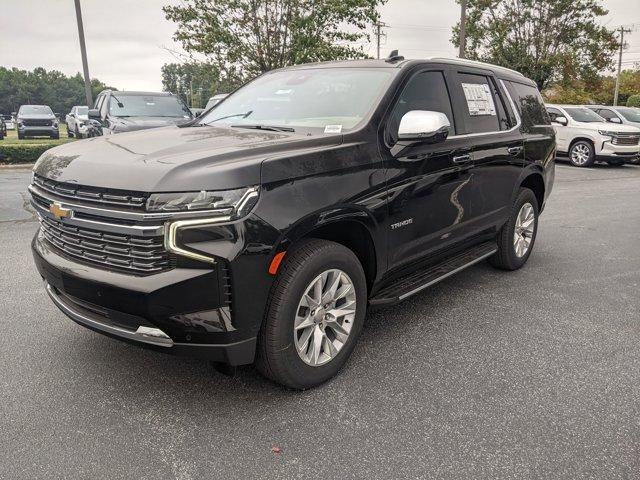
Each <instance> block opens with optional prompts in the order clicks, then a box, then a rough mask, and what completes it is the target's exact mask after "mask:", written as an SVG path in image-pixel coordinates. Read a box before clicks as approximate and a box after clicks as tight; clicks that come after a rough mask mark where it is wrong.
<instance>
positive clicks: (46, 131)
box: [18, 125, 58, 136]
mask: <svg viewBox="0 0 640 480" xmlns="http://www.w3.org/2000/svg"><path fill="white" fill-rule="evenodd" d="M18 132H20V134H22V135H49V136H50V135H57V134H58V128H57V127H53V126H51V127H46V126H33V127H31V126H26V125H21V126H19V127H18Z"/></svg>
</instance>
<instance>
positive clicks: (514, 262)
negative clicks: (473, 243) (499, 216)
mask: <svg viewBox="0 0 640 480" xmlns="http://www.w3.org/2000/svg"><path fill="white" fill-rule="evenodd" d="M527 203H528V204H529V205H531V207H532V208H533V216H534V223H533V233H532V235H531V236H530V238H531V243H530V244H529V247H528V249H527V251H526V253H524V255H522V256H518V254H517V253H516V247H515V243H514V237H515V228H516V220H517V218H518V215H519V214H520V210H521V209H522V207H523V206H524V205H525V204H527ZM538 213H539V207H538V201H537V199H536V196H535V195H534V193H533V192H532V191H531V190H529V189H528V188H521V189H520V191H519V192H518V196H517V198H516V201H515V202H514V203H513V206H512V207H511V213H510V215H509V220H508V221H507V223H505V225H504V226H503V227H502V229H501V230H500V232H499V233H498V237H497V242H498V251H497V252H496V253H495V254H494V255H493V256H491V257H490V258H489V263H491V265H493V266H494V267H496V268H499V269H502V270H517V269H519V268H520V267H522V266H523V265H524V264H525V263H527V260H528V259H529V255H531V252H532V251H533V247H534V245H535V242H536V235H537V234H538Z"/></svg>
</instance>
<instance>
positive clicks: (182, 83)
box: [162, 61, 241, 107]
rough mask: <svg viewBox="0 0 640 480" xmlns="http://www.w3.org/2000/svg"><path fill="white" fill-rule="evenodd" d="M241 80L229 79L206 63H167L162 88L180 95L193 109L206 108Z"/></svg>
mask: <svg viewBox="0 0 640 480" xmlns="http://www.w3.org/2000/svg"><path fill="white" fill-rule="evenodd" d="M240 84H241V81H240V79H237V78H236V79H234V78H227V77H225V76H224V75H223V74H221V73H220V71H219V70H218V68H217V67H216V66H215V65H212V64H210V63H206V62H195V61H192V62H188V63H167V64H165V65H163V66H162V88H163V89H164V90H166V91H168V92H172V93H175V94H178V95H180V96H181V97H182V99H183V100H184V101H185V102H186V103H187V105H190V106H192V107H204V106H205V105H206V103H207V100H208V99H209V98H210V97H211V96H213V95H215V94H216V93H229V92H231V91H233V90H235V89H236V88H237V87H238V86H240Z"/></svg>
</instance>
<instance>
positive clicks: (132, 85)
mask: <svg viewBox="0 0 640 480" xmlns="http://www.w3.org/2000/svg"><path fill="white" fill-rule="evenodd" d="M178 1H179V0H82V9H83V17H84V25H85V35H86V42H87V50H88V57H89V71H90V73H91V76H92V77H96V78H99V79H100V80H102V81H103V82H105V83H107V84H109V85H111V86H113V87H116V88H118V89H121V90H122V89H128V90H160V89H161V85H162V83H161V79H160V68H161V67H162V65H163V64H165V63H168V62H172V61H175V57H174V56H173V54H172V53H171V52H170V50H174V51H180V47H179V46H178V45H176V44H175V43H174V42H173V41H172V40H171V36H172V34H173V32H174V30H175V25H174V24H172V23H171V22H169V21H167V20H166V19H165V18H164V15H163V14H162V10H161V7H162V6H163V5H166V4H170V3H177V2H178ZM0 3H1V4H2V5H1V6H0V65H1V66H4V67H18V68H22V69H27V70H32V69H33V68H35V67H39V66H41V67H44V68H46V69H57V70H60V71H62V72H64V73H66V74H74V73H76V72H79V71H81V70H82V64H81V59H80V48H79V45H78V34H77V29H76V23H75V10H74V2H73V0H46V1H43V0H18V1H9V0H0ZM604 4H605V6H606V7H607V8H608V9H609V15H608V17H607V18H606V19H604V22H603V23H606V24H607V25H608V26H609V27H617V26H619V25H622V24H624V25H629V24H635V25H634V32H633V33H631V34H629V35H628V37H627V38H628V40H629V48H628V50H627V52H625V55H624V58H623V60H624V61H625V62H629V63H626V65H627V66H631V62H632V61H633V60H635V61H640V0H604ZM381 15H382V20H383V21H384V22H385V23H387V24H388V25H389V27H388V28H386V29H385V33H386V38H385V39H384V40H383V42H384V44H383V47H382V53H383V56H386V54H388V52H389V51H390V50H391V49H396V48H397V49H399V50H400V53H401V54H403V55H405V57H407V58H424V57H433V56H455V55H456V50H455V49H454V48H453V46H452V45H451V43H450V42H449V38H450V37H451V27H452V26H453V25H454V24H455V23H456V21H457V19H458V15H459V7H458V5H457V4H456V3H455V1H454V0H389V1H388V2H387V4H386V5H385V6H384V7H382V9H381ZM365 47H366V48H365V49H366V50H367V51H368V53H369V54H370V55H375V45H373V44H372V45H367V46H365Z"/></svg>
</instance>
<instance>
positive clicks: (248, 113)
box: [200, 110, 253, 125]
mask: <svg viewBox="0 0 640 480" xmlns="http://www.w3.org/2000/svg"><path fill="white" fill-rule="evenodd" d="M252 113H253V110H249V111H248V112H243V113H234V114H233V115H225V116H224V117H220V118H216V119H214V120H211V121H210V122H207V123H201V124H200V125H211V124H212V123H214V122H217V121H218V120H224V119H226V118H234V117H242V118H247V117H248V116H249V115H251V114H252Z"/></svg>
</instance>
